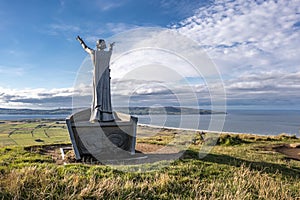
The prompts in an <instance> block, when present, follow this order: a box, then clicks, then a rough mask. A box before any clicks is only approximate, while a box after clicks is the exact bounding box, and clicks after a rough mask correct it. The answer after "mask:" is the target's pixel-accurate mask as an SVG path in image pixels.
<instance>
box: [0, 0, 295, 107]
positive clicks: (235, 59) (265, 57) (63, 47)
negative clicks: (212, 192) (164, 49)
mask: <svg viewBox="0 0 300 200" xmlns="http://www.w3.org/2000/svg"><path fill="white" fill-rule="evenodd" d="M153 26H154V27H163V28H170V29H175V30H177V31H179V32H180V33H181V34H183V35H185V36H187V37H189V38H191V39H192V40H194V41H196V42H198V43H199V45H200V46H201V47H202V48H203V49H204V50H205V51H206V52H207V54H208V55H209V57H210V58H211V59H212V61H213V62H214V63H215V64H216V66H217V68H218V70H219V71H220V73H221V76H222V78H223V81H224V87H225V90H226V94H227V103H228V105H229V106H233V107H251V108H256V107H257V108H265V107H270V108H279V109H281V108H295V107H296V108H298V109H300V106H299V105H300V104H299V103H300V98H299V97H300V92H299V89H300V56H299V53H298V52H300V1H299V0H278V1H263V0H258V1H252V0H236V1H232V0H218V1H213V0H210V1H196V0H194V1H193V0H177V1H172V0H153V1H147V0H124V1H109V0H93V1H83V0H60V1H59V0H57V1H54V0H53V1H38V0H28V1H20V0H19V1H17V0H10V1H8V0H0V32H1V37H0V58H1V59H0V107H17V108H25V107H28V108H55V107H68V105H70V103H69V102H70V101H71V98H72V95H73V94H74V88H73V84H74V81H75V78H76V76H77V71H78V69H79V67H80V65H81V63H82V62H83V60H84V59H85V58H86V56H87V55H86V53H85V52H84V51H83V50H82V49H81V47H80V45H79V44H78V42H77V41H76V40H75V38H76V36H77V35H80V36H82V37H83V38H84V39H85V40H86V42H87V43H88V45H90V46H91V47H93V45H94V43H95V40H96V39H97V38H109V37H112V36H113V35H115V34H118V33H122V32H123V31H126V30H130V29H134V28H137V27H153ZM112 78H113V77H112ZM197 84H198V85H195V88H196V90H195V91H196V92H197V93H198V94H197V95H199V97H200V96H201V97H203V99H201V100H200V102H201V103H203V105H205V104H206V105H208V104H209V103H208V102H209V96H207V95H208V94H207V91H205V89H203V88H205V85H201V83H197ZM128 87H129V85H128ZM199 88H200V89H199ZM156 90H158V91H160V94H159V95H156V96H155V94H157V93H156V92H155V91H156ZM141 91H144V90H141ZM149 91H151V92H152V93H153V95H154V96H153V97H152V98H161V99H162V100H164V101H167V99H168V98H167V97H168V96H167V94H166V95H165V96H164V95H162V94H161V91H162V90H161V88H159V87H157V86H154V87H153V88H151V90H147V93H145V94H144V95H143V93H142V92H140V93H138V96H137V97H135V98H137V99H140V100H141V99H143V98H145V97H147V98H149ZM145 95H146V96H145Z"/></svg>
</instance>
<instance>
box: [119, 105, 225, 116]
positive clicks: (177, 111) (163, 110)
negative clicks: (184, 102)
mask: <svg viewBox="0 0 300 200" xmlns="http://www.w3.org/2000/svg"><path fill="white" fill-rule="evenodd" d="M115 110H116V111H119V112H123V113H129V114H131V115H148V114H152V115H160V114H168V115H193V114H196V115H197V114H200V115H210V114H226V113H225V112H218V111H212V110H205V109H195V108H186V107H173V106H166V107H129V108H125V107H124V108H122V107H119V108H115Z"/></svg>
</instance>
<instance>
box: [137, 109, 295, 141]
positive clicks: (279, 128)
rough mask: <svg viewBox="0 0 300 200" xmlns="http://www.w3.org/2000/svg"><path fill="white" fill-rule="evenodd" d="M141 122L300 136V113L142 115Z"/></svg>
mask: <svg viewBox="0 0 300 200" xmlns="http://www.w3.org/2000/svg"><path fill="white" fill-rule="evenodd" d="M138 117H139V123H142V124H152V125H158V126H166V127H180V128H192V129H201V130H211V131H223V132H237V133H254V134H260V135H278V134H281V133H288V134H295V135H296V136H297V137H300V111H299V110H296V111H283V110H230V111H228V114H227V115H201V116H200V117H198V116H195V115H187V116H184V115H183V116H180V115H169V116H165V115H151V116H149V115H143V116H138Z"/></svg>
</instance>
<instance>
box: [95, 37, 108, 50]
mask: <svg viewBox="0 0 300 200" xmlns="http://www.w3.org/2000/svg"><path fill="white" fill-rule="evenodd" d="M96 46H97V49H98V50H103V49H105V48H106V44H105V41H104V40H103V39H100V40H98V41H97V45H96Z"/></svg>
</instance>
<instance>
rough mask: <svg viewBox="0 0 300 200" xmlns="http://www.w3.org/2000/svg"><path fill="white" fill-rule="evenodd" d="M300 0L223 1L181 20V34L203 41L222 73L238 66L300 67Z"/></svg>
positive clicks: (289, 69) (298, 68) (288, 68)
mask: <svg viewBox="0 0 300 200" xmlns="http://www.w3.org/2000/svg"><path fill="white" fill-rule="evenodd" d="M299 5H300V1H299V0H289V1H286V0H279V1H262V2H258V1H250V0H246V1H245V0H236V1H229V0H222V1H215V2H214V3H213V4H212V5H211V6H209V7H204V8H200V9H199V10H198V11H197V13H196V14H195V15H194V16H192V17H190V18H188V19H186V20H184V21H182V22H181V23H179V25H178V28H179V30H180V32H181V33H183V34H186V35H188V36H189V37H191V38H193V39H195V40H196V41H198V42H200V43H201V44H202V45H203V47H204V48H205V49H206V50H207V51H208V53H209V54H210V56H211V57H212V58H213V59H214V60H215V61H216V63H217V65H218V66H219V67H220V69H221V71H222V72H223V73H231V72H232V70H236V67H241V65H243V66H244V67H242V68H239V69H237V70H238V71H241V70H244V68H246V67H249V66H251V67H253V68H258V70H261V69H264V70H268V69H270V68H274V67H276V68H282V69H283V68H284V69H286V70H287V71H293V70H300V64H299V63H300V57H299V56H297V52H300V45H299V44H300V41H299V38H300V30H299V29H296V28H295V27H294V24H296V23H297V22H299V21H300V17H299V10H300V8H299V7H300V6H299Z"/></svg>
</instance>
